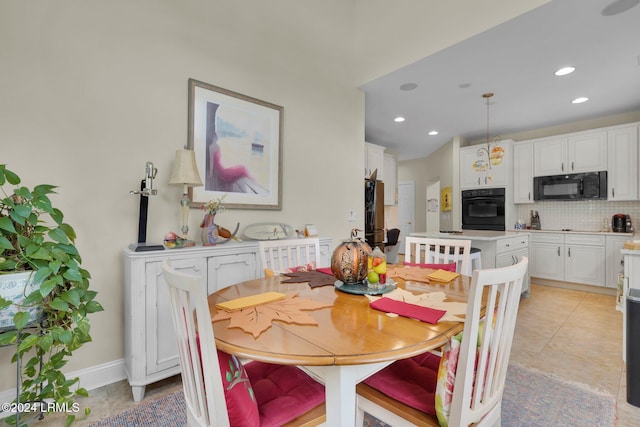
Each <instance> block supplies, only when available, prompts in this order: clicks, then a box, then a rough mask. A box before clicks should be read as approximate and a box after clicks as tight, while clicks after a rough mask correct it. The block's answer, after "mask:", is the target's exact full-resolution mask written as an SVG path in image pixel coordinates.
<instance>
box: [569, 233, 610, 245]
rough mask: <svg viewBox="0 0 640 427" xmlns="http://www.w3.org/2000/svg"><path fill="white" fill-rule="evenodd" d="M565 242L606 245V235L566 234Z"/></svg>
mask: <svg viewBox="0 0 640 427" xmlns="http://www.w3.org/2000/svg"><path fill="white" fill-rule="evenodd" d="M564 242H565V243H567V244H571V245H593V246H604V235H601V234H566V235H565V236H564Z"/></svg>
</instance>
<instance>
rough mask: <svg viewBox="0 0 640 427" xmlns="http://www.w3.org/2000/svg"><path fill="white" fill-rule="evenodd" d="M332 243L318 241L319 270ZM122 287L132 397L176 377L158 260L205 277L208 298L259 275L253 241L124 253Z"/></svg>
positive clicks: (172, 338)
mask: <svg viewBox="0 0 640 427" xmlns="http://www.w3.org/2000/svg"><path fill="white" fill-rule="evenodd" d="M330 246H331V239H330V238H322V239H320V264H321V265H320V266H328V265H330V259H331V252H330ZM123 257H124V285H125V297H124V298H125V300H124V306H125V322H124V323H125V324H124V327H125V366H126V370H127V379H128V381H129V385H130V386H131V391H132V393H133V399H134V400H135V401H140V400H142V398H143V397H144V392H145V387H146V385H147V384H151V383H154V382H156V381H159V380H161V379H164V378H167V377H170V376H172V375H175V374H178V373H180V362H179V359H178V350H177V345H176V338H175V333H174V330H173V321H172V320H171V314H170V311H169V294H168V288H167V284H166V283H165V281H164V278H163V276H162V262H163V261H164V260H165V259H169V260H170V261H171V264H172V265H173V267H175V268H176V269H177V270H180V271H185V272H189V273H193V274H198V275H203V276H205V277H206V278H207V294H212V293H213V292H216V291H217V290H219V289H222V288H225V287H227V286H230V285H233V284H235V283H239V282H243V281H246V280H251V279H256V278H258V277H262V276H263V271H262V266H261V265H260V254H259V252H258V242H257V241H249V242H242V243H237V242H229V243H225V244H222V245H217V246H196V247H193V248H184V249H167V250H163V251H148V252H133V251H131V250H129V249H125V250H124V251H123Z"/></svg>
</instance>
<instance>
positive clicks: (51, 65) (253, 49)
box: [0, 0, 364, 390]
mask: <svg viewBox="0 0 640 427" xmlns="http://www.w3.org/2000/svg"><path fill="white" fill-rule="evenodd" d="M247 3H249V5H247ZM249 6H250V7H249ZM353 17H354V10H353V5H352V3H351V2H344V1H342V0H332V1H329V2H327V1H325V2H316V1H311V0H307V1H268V2H265V1H250V2H246V1H244V2H233V1H224V2H223V1H210V0H208V1H205V0H202V1H193V0H191V1H186V2H176V1H166V0H165V1H156V0H136V1H129V0H115V1H114V0H112V1H108V2H107V1H85V0H82V1H80V0H78V1H56V2H49V1H29V2H23V1H18V0H16V1H3V2H2V3H0V64H2V65H1V68H2V71H1V72H0V93H1V94H2V95H1V96H0V123H1V125H0V146H1V153H2V155H1V158H0V162H1V163H6V164H7V165H8V168H9V169H11V170H14V171H15V172H17V173H18V174H19V175H21V176H22V178H23V179H24V181H25V183H26V184H27V185H35V184H39V183H51V184H55V185H58V186H59V187H60V188H59V191H58V193H59V194H58V195H57V196H54V198H53V201H54V204H56V205H57V206H58V207H59V208H61V209H62V210H63V211H64V212H65V213H66V220H67V222H69V223H70V224H71V225H72V226H73V227H75V229H76V232H77V235H78V240H77V243H78V247H79V249H80V253H81V254H82V256H83V261H84V267H85V268H86V269H87V270H89V271H90V272H91V274H92V277H93V278H92V281H91V286H92V287H93V289H95V290H96V291H98V298H97V299H98V300H99V301H100V302H101V303H102V304H103V305H104V307H105V311H104V312H103V313H100V314H97V315H94V316H92V317H91V320H92V335H93V342H92V343H90V344H88V345H86V346H85V347H84V348H82V349H80V350H79V351H78V352H77V354H75V355H74V357H73V360H72V361H71V363H70V364H69V366H68V367H67V368H66V369H67V371H68V372H72V371H77V370H79V369H82V368H86V367H88V366H93V365H98V364H101V363H104V362H108V361H112V360H116V359H120V358H122V357H123V315H124V314H123V278H122V275H123V268H122V260H121V250H122V248H124V247H126V246H127V245H128V244H129V243H131V242H134V241H135V240H136V239H137V222H138V203H139V198H138V197H137V196H131V195H129V190H133V189H137V187H138V186H139V183H140V180H141V179H142V178H143V177H144V167H145V162H146V161H153V162H154V163H155V165H156V167H157V168H158V170H159V172H158V176H157V180H156V182H155V184H156V188H158V196H156V197H152V198H151V199H150V201H149V226H148V238H147V240H148V241H151V242H157V243H159V242H161V241H162V238H163V236H164V234H165V233H166V232H167V231H170V230H175V231H178V229H179V228H180V212H179V205H178V203H179V199H180V194H181V187H180V186H169V185H168V184H167V182H168V179H169V174H170V171H171V166H172V162H173V157H174V153H175V150H176V149H179V148H182V146H183V145H184V144H186V142H187V79H188V78H190V77H191V78H195V79H198V80H201V81H204V82H207V83H210V84H214V85H218V86H221V87H224V88H226V89H229V90H233V91H236V92H240V93H242V94H245V95H249V96H252V97H255V98H259V99H263V100H265V101H268V102H271V103H274V104H278V105H281V106H284V135H283V140H284V148H283V208H282V210H281V211H264V210H263V211H253V210H245V211H237V210H227V211H225V212H224V213H222V214H220V215H218V220H219V221H220V223H222V224H223V225H235V223H236V222H237V221H239V222H240V223H241V226H242V227H244V226H246V225H248V224H250V223H254V222H262V221H278V222H285V223H289V224H291V225H293V226H295V227H299V226H302V225H304V224H305V223H314V224H316V225H317V227H318V230H319V231H320V233H321V234H322V235H323V236H329V237H332V238H333V239H334V242H335V243H337V242H339V239H342V238H346V237H348V236H349V230H350V229H351V228H352V227H353V226H354V224H355V225H360V227H361V223H350V222H347V211H348V210H349V209H353V210H356V212H358V218H359V220H360V221H362V206H363V204H364V200H363V194H362V167H361V166H360V165H362V164H363V162H364V157H363V156H364V154H363V153H364V128H363V123H364V102H363V100H364V97H363V94H362V93H360V92H359V91H358V90H357V89H356V86H357V84H356V81H355V80H354V70H355V68H356V67H355V63H354V59H353V58H354V48H353V46H354V43H353V42H352V40H354V38H355V36H354V25H353V20H354V19H353ZM328 29H330V31H328ZM356 165H357V167H356ZM201 218H202V213H201V212H200V211H197V210H192V211H191V218H190V223H191V224H190V227H191V236H192V237H195V235H196V234H199V229H198V228H197V227H198V224H199V221H200V220H201ZM11 351H12V349H10V348H2V349H0V370H2V372H5V373H6V372H11V371H12V369H14V368H11V367H9V363H10V362H9V359H10V352H11ZM13 378H14V376H13V375H3V376H2V378H0V390H4V389H7V388H10V387H12V386H13V384H14V383H13Z"/></svg>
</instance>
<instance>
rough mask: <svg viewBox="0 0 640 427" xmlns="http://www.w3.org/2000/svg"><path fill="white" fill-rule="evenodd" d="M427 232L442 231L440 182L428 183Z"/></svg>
mask: <svg viewBox="0 0 640 427" xmlns="http://www.w3.org/2000/svg"><path fill="white" fill-rule="evenodd" d="M426 230H427V232H438V231H440V181H432V182H428V183H427V228H426Z"/></svg>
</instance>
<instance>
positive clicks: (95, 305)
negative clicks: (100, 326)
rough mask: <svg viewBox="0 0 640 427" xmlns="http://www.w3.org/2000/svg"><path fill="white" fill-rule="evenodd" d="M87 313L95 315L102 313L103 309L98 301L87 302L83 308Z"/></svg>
mask: <svg viewBox="0 0 640 427" xmlns="http://www.w3.org/2000/svg"><path fill="white" fill-rule="evenodd" d="M85 307H86V310H87V314H88V313H97V312H99V311H103V310H104V308H103V307H102V305H101V304H100V303H99V302H98V301H89V302H88V303H87V305H86V306H85Z"/></svg>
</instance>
